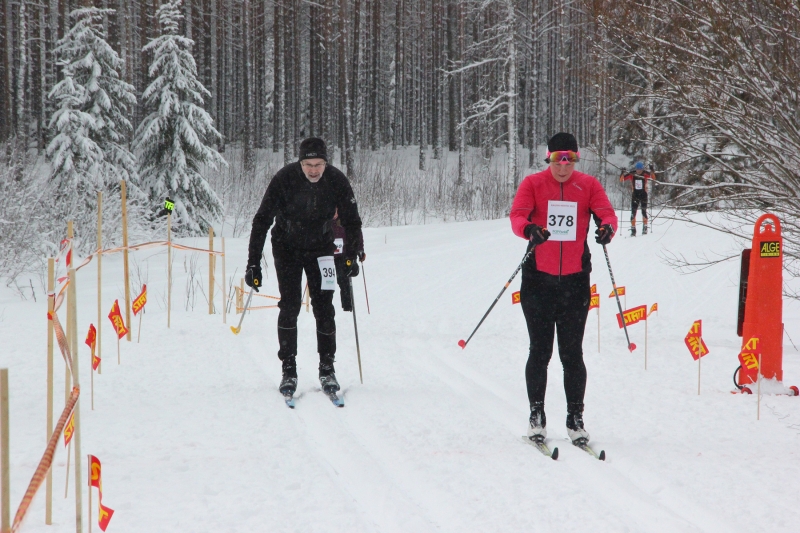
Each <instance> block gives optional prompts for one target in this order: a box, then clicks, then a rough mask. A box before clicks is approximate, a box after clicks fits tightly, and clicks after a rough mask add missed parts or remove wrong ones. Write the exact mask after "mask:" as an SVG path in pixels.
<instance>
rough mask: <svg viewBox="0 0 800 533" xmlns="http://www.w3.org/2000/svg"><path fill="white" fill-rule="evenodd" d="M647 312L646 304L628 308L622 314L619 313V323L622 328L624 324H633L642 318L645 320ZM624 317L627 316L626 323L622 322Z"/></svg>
mask: <svg viewBox="0 0 800 533" xmlns="http://www.w3.org/2000/svg"><path fill="white" fill-rule="evenodd" d="M646 313H647V306H646V305H640V306H639V307H634V308H632V309H628V310H627V311H625V312H623V313H622V316H620V314H619V313H617V323H618V324H619V327H620V329H622V328H623V327H624V326H631V325H633V324H636V323H637V322H639V321H641V320H645V318H646V317H645V315H646ZM622 317H625V324H623V323H622Z"/></svg>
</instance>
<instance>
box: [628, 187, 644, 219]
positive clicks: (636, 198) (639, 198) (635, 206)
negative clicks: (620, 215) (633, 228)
mask: <svg viewBox="0 0 800 533" xmlns="http://www.w3.org/2000/svg"><path fill="white" fill-rule="evenodd" d="M639 205H641V206H642V218H643V219H644V223H645V224H647V193H633V194H632V195H631V222H634V221H635V220H636V212H637V211H638V210H639Z"/></svg>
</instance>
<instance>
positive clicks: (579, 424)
mask: <svg viewBox="0 0 800 533" xmlns="http://www.w3.org/2000/svg"><path fill="white" fill-rule="evenodd" d="M567 434H569V438H570V440H571V441H572V442H573V443H583V444H585V443H587V442H589V432H588V431H586V429H585V428H584V427H583V404H582V403H569V404H567Z"/></svg>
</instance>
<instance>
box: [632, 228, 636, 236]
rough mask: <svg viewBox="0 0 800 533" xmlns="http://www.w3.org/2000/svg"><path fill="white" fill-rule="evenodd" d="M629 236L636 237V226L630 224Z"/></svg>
mask: <svg viewBox="0 0 800 533" xmlns="http://www.w3.org/2000/svg"><path fill="white" fill-rule="evenodd" d="M631 237H636V226H631Z"/></svg>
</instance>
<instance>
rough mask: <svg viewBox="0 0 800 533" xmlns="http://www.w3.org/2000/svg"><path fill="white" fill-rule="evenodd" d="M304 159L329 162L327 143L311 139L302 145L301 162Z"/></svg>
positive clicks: (314, 138)
mask: <svg viewBox="0 0 800 533" xmlns="http://www.w3.org/2000/svg"><path fill="white" fill-rule="evenodd" d="M303 159H324V160H325V161H327V160H328V149H327V148H326V147H325V141H323V140H322V139H320V138H317V137H310V138H308V139H306V140H304V141H303V142H301V143H300V161H302V160H303Z"/></svg>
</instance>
